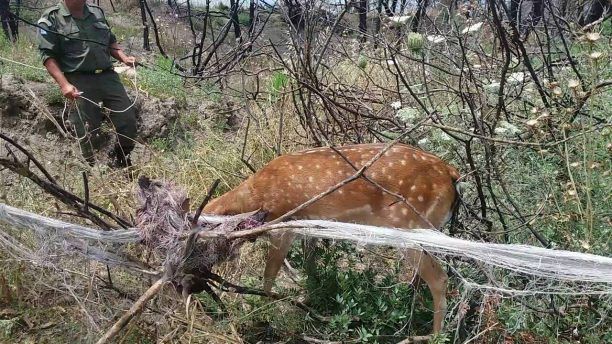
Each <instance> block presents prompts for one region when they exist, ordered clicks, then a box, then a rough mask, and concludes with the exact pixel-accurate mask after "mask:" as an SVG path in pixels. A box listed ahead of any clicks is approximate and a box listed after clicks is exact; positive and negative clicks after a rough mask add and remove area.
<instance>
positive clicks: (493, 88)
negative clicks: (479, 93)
mask: <svg viewBox="0 0 612 344" xmlns="http://www.w3.org/2000/svg"><path fill="white" fill-rule="evenodd" d="M499 85H500V84H499V82H497V81H495V82H492V83H490V84H488V85H484V86H483V87H484V89H485V90H486V91H488V92H490V93H495V92H497V91H498V90H499Z"/></svg>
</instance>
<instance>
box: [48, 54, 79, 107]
mask: <svg viewBox="0 0 612 344" xmlns="http://www.w3.org/2000/svg"><path fill="white" fill-rule="evenodd" d="M43 64H44V65H45V68H46V69H47V72H49V75H51V77H53V79H55V82H57V84H58V85H59V87H60V89H61V91H62V94H63V95H64V97H66V98H71V99H76V98H78V97H79V90H78V89H77V88H76V87H74V85H72V84H71V83H70V82H69V81H68V79H66V76H64V73H63V72H62V70H61V69H60V66H59V63H57V60H55V59H54V58H52V57H50V58H47V59H46V60H45V62H44V63H43Z"/></svg>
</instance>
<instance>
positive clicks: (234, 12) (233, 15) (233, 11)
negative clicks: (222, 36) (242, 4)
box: [230, 0, 242, 39]
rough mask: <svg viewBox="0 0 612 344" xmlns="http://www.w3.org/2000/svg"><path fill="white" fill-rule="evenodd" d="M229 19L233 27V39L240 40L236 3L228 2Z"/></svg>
mask: <svg viewBox="0 0 612 344" xmlns="http://www.w3.org/2000/svg"><path fill="white" fill-rule="evenodd" d="M230 7H231V8H230V18H231V20H232V25H234V37H236V39H241V36H242V33H241V32H240V22H239V21H238V1H236V0H230Z"/></svg>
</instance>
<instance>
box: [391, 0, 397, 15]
mask: <svg viewBox="0 0 612 344" xmlns="http://www.w3.org/2000/svg"><path fill="white" fill-rule="evenodd" d="M391 10H392V11H393V13H397V0H392V1H391Z"/></svg>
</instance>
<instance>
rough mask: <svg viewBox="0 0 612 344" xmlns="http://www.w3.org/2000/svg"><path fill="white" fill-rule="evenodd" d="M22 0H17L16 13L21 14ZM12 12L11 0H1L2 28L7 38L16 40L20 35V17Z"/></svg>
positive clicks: (0, 18)
mask: <svg viewBox="0 0 612 344" xmlns="http://www.w3.org/2000/svg"><path fill="white" fill-rule="evenodd" d="M20 7H21V1H17V5H16V8H15V13H16V14H17V16H19V8H20ZM17 16H15V15H14V14H13V13H11V8H10V0H0V22H2V30H3V31H4V35H5V36H6V38H7V39H9V40H11V41H13V42H15V41H17V35H18V19H17Z"/></svg>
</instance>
